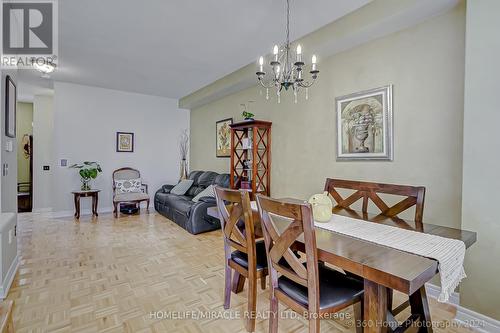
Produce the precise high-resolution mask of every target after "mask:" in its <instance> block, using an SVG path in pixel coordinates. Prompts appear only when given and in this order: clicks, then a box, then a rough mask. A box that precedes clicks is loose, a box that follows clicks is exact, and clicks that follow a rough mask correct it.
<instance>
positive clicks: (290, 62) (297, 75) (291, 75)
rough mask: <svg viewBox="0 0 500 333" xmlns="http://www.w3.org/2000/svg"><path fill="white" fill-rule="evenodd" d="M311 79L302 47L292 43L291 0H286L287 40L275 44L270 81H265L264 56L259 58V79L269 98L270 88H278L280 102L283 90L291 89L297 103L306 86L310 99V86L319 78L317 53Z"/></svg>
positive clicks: (270, 63) (313, 62)
mask: <svg viewBox="0 0 500 333" xmlns="http://www.w3.org/2000/svg"><path fill="white" fill-rule="evenodd" d="M311 64H312V65H311V70H310V71H309V73H310V74H311V79H312V80H311V81H305V80H304V78H303V71H304V70H305V63H304V62H303V61H302V47H301V46H300V44H299V45H297V48H296V49H295V52H294V51H293V50H292V48H291V45H290V0H286V41H285V43H284V44H283V45H281V46H280V47H278V45H274V48H273V57H272V59H271V61H270V62H269V65H270V66H271V70H272V74H271V78H270V79H269V80H268V81H265V76H266V72H265V71H264V57H260V58H259V71H258V72H257V73H255V74H257V79H258V81H259V83H260V85H261V86H263V87H264V88H266V99H269V89H272V88H274V89H275V90H276V96H277V99H278V103H280V100H281V91H282V90H283V88H285V91H288V90H289V89H291V90H292V91H293V95H294V100H295V103H297V95H298V93H299V90H300V88H305V95H306V100H307V99H308V97H309V96H308V95H309V94H308V88H309V87H310V86H312V85H313V84H314V82H315V80H316V79H317V78H318V74H319V70H318V67H317V64H316V55H313V56H312V59H311Z"/></svg>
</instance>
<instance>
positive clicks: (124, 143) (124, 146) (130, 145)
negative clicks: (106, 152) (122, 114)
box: [116, 132, 134, 153]
mask: <svg viewBox="0 0 500 333" xmlns="http://www.w3.org/2000/svg"><path fill="white" fill-rule="evenodd" d="M116 151H117V152H119V153H133V152H134V133H130V132H116Z"/></svg>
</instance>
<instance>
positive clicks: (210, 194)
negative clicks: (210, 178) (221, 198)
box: [191, 185, 215, 202]
mask: <svg viewBox="0 0 500 333" xmlns="http://www.w3.org/2000/svg"><path fill="white" fill-rule="evenodd" d="M203 197H212V198H215V190H214V186H213V185H210V186H208V187H207V188H206V189H204V190H203V191H201V192H200V193H198V194H197V195H196V196H195V197H194V198H193V199H191V200H193V202H198V201H200V198H203Z"/></svg>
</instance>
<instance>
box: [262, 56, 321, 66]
mask: <svg viewBox="0 0 500 333" xmlns="http://www.w3.org/2000/svg"><path fill="white" fill-rule="evenodd" d="M260 58H261V59H262V57H260ZM316 61H317V59H316V55H315V54H313V56H312V58H311V62H312V64H313V65H316Z"/></svg>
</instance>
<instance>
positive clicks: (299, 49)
mask: <svg viewBox="0 0 500 333" xmlns="http://www.w3.org/2000/svg"><path fill="white" fill-rule="evenodd" d="M301 54H302V46H300V44H299V45H297V55H301Z"/></svg>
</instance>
